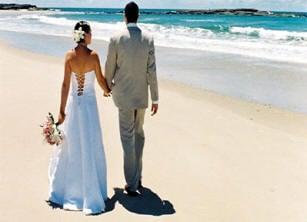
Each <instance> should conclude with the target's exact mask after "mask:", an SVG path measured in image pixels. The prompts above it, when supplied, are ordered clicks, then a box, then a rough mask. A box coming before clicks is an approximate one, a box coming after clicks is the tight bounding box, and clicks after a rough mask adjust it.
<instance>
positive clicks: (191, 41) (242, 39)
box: [0, 11, 307, 63]
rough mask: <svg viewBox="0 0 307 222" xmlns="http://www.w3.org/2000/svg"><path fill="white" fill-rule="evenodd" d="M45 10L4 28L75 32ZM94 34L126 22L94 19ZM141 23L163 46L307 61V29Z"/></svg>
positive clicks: (1, 22) (102, 35) (104, 34)
mask: <svg viewBox="0 0 307 222" xmlns="http://www.w3.org/2000/svg"><path fill="white" fill-rule="evenodd" d="M48 13H62V12H54V11H53V12H42V13H30V14H29V13H25V14H18V15H17V16H15V17H14V16H12V15H10V16H6V17H0V30H8V31H16V32H28V33H36V34H47V35H56V36H69V37H70V36H71V35H72V28H73V26H74V24H75V23H76V22H77V21H75V20H69V19H67V18H63V17H52V16H49V14H48ZM90 23H91V25H92V29H93V37H94V38H96V39H102V40H109V38H110V37H111V36H112V35H113V34H114V33H116V32H119V31H120V30H122V29H123V28H124V24H123V22H116V23H102V22H90ZM140 27H141V28H142V29H143V30H144V31H146V32H149V33H152V34H153V36H154V37H155V43H156V45H159V46H165V47H174V48H187V49H195V50H206V51H213V52H222V53H232V54H239V55H245V56H252V57H259V58H266V59H273V60H280V61H289V62H299V63H307V60H306V58H307V32H290V31H282V30H268V29H263V28H252V27H232V28H230V29H229V32H226V31H223V32H214V31H211V30H207V29H202V28H189V27H184V26H174V25H158V24H148V23H146V24H145V23H141V24H140Z"/></svg>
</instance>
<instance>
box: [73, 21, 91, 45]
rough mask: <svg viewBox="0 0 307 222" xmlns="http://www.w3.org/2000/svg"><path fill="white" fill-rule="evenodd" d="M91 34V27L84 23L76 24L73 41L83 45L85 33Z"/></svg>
mask: <svg viewBox="0 0 307 222" xmlns="http://www.w3.org/2000/svg"><path fill="white" fill-rule="evenodd" d="M90 32H91V26H90V24H89V23H88V22H86V21H80V22H77V24H76V25H75V28H74V41H75V42H76V43H84V42H85V41H84V38H85V35H84V34H85V33H87V34H89V33H90Z"/></svg>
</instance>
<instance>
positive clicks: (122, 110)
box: [105, 2, 159, 196]
mask: <svg viewBox="0 0 307 222" xmlns="http://www.w3.org/2000/svg"><path fill="white" fill-rule="evenodd" d="M138 17H139V7H138V6H137V4H136V3H134V2H130V3H128V4H127V5H126V7H125V22H126V25H127V27H126V28H125V30H123V32H122V33H121V34H119V35H117V36H115V37H112V38H111V40H110V44H109V50H108V56H107V61H106V65H105V77H106V80H107V83H108V86H109V87H110V88H111V89H112V94H113V100H114V103H115V105H116V106H117V107H118V112H119V126H120V137H121V142H122V147H123V151H124V172H125V179H126V182H127V184H126V186H125V190H126V192H127V194H128V195H130V196H136V195H138V194H139V193H138V192H137V190H139V189H140V188H141V187H142V182H141V178H142V154H143V148H144V142H145V137H144V130H143V124H144V116H145V109H146V108H147V107H148V86H149V88H150V95H151V100H152V106H151V111H152V115H155V114H156V113H157V111H158V99H159V98H158V83H157V75H156V61H155V48H154V41H153V38H152V37H149V36H147V35H145V34H144V32H143V31H142V30H141V29H140V28H139V27H138V25H137V20H138Z"/></svg>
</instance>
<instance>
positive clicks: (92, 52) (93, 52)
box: [90, 50, 99, 59]
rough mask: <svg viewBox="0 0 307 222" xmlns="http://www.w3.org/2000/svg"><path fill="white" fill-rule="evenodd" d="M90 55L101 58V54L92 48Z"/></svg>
mask: <svg viewBox="0 0 307 222" xmlns="http://www.w3.org/2000/svg"><path fill="white" fill-rule="evenodd" d="M90 55H91V57H92V58H94V59H99V54H98V52H96V51H95V50H92V51H91V54H90Z"/></svg>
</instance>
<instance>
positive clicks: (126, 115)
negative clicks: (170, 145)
mask: <svg viewBox="0 0 307 222" xmlns="http://www.w3.org/2000/svg"><path fill="white" fill-rule="evenodd" d="M145 110H146V109H121V108H119V110H118V111H119V129H120V138H121V142H122V147H123V151H124V173H125V179H126V183H127V185H128V187H129V189H130V190H132V191H135V190H137V187H138V184H139V181H140V179H141V176H142V156H143V149H144V143H145V135H144V130H143V125H144V117H145Z"/></svg>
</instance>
